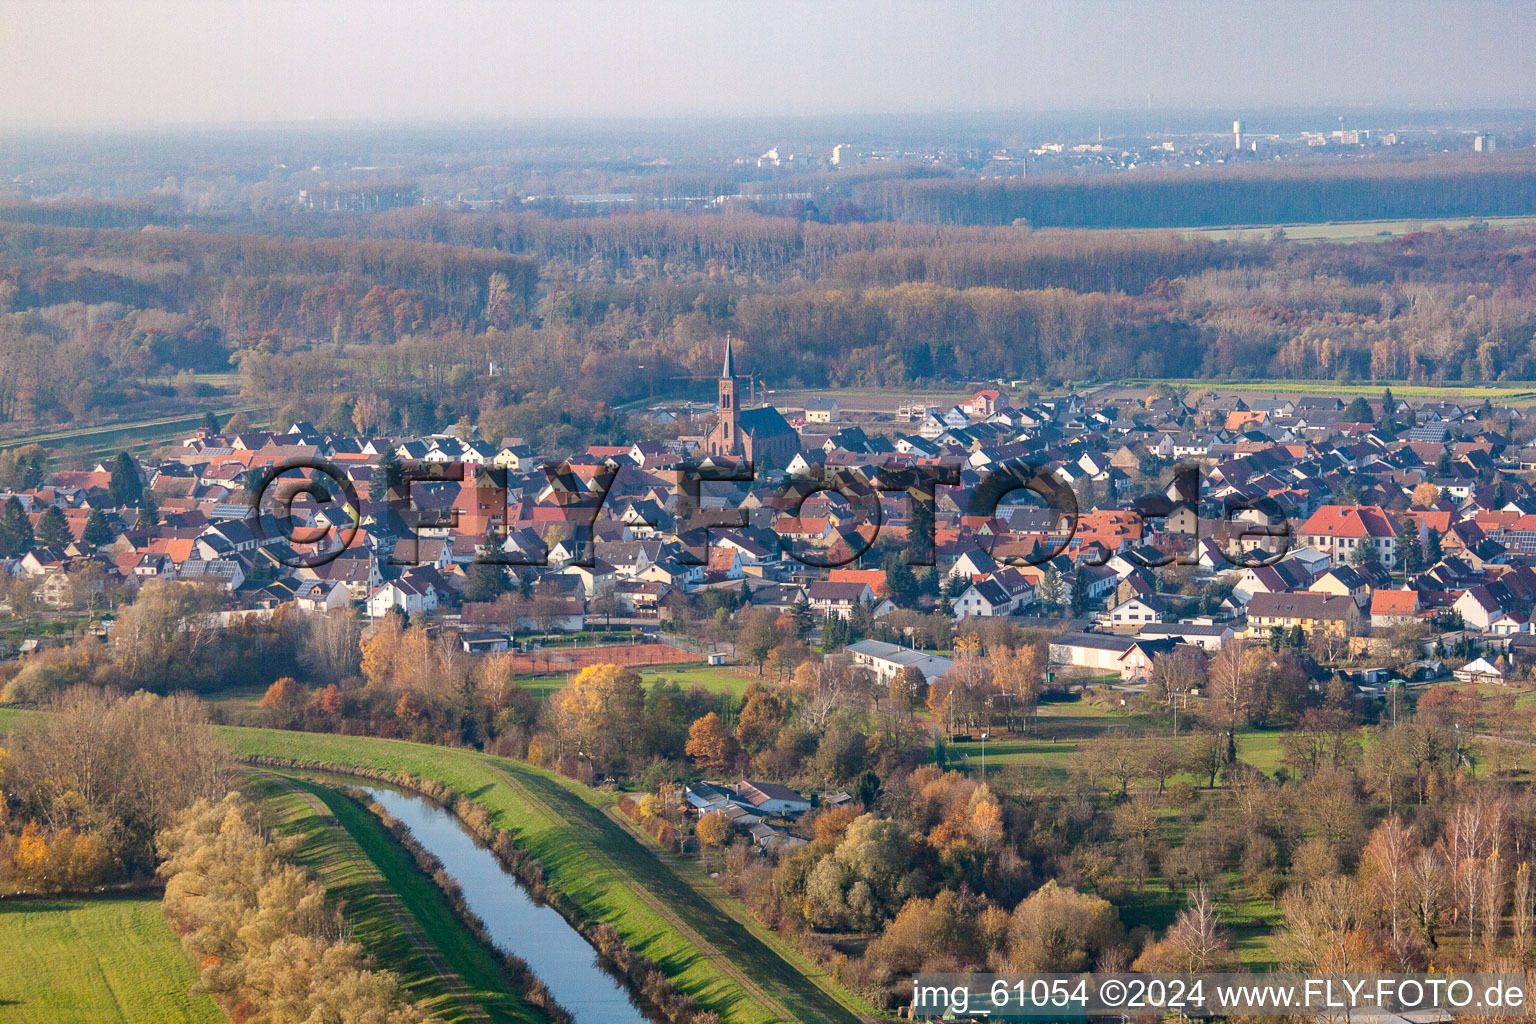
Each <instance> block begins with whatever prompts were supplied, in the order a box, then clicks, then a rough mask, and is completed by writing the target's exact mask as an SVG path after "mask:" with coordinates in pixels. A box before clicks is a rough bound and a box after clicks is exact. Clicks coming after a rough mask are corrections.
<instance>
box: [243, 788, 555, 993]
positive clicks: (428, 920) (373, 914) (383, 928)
mask: <svg viewBox="0 0 1536 1024" xmlns="http://www.w3.org/2000/svg"><path fill="white" fill-rule="evenodd" d="M250 792H251V793H252V795H253V796H254V797H256V798H258V799H260V801H261V805H262V808H263V811H264V812H265V813H266V814H267V816H268V820H269V821H271V822H272V824H273V827H274V828H275V829H276V830H277V831H278V832H280V833H282V834H284V835H290V836H297V837H298V838H299V840H300V846H299V851H298V857H297V859H298V861H299V862H300V863H301V864H304V865H305V866H307V867H308V868H309V869H310V870H311V871H313V872H314V873H315V874H316V876H317V877H318V878H319V879H320V881H321V884H323V885H324V886H325V889H326V893H327V895H328V896H329V897H330V898H331V899H332V900H334V901H336V902H337V903H339V904H340V906H341V907H342V909H343V912H344V914H345V916H346V920H347V925H348V927H349V928H350V929H351V931H352V935H353V937H354V938H355V939H356V940H357V941H358V942H360V943H361V944H362V946H363V948H364V949H366V950H367V951H368V953H369V955H371V956H372V957H373V958H374V960H375V962H377V963H378V964H380V965H382V966H385V967H387V968H388V969H390V970H392V971H394V972H396V973H397V974H399V975H400V976H401V979H402V981H403V982H404V983H405V987H406V991H407V992H408V994H409V997H410V998H411V1000H413V1001H414V1002H416V1003H417V1004H418V1005H420V1006H421V1008H422V1009H423V1010H425V1011H427V1012H428V1013H429V1014H432V1015H433V1016H436V1017H440V1018H442V1019H443V1020H444V1021H447V1022H449V1024H453V1022H456V1021H478V1020H483V1019H484V1018H483V1017H481V1016H479V1014H477V1013H475V1012H474V1011H475V1009H476V1008H479V1009H480V1010H483V1011H484V1012H485V1013H486V1014H488V1015H489V1016H490V1018H491V1019H492V1020H494V1021H499V1022H503V1024H529V1022H539V1021H544V1020H547V1019H548V1017H547V1015H545V1014H544V1013H543V1012H542V1011H540V1010H538V1009H537V1008H536V1007H531V1006H528V1005H527V1004H525V1003H524V1002H522V1001H521V1000H520V999H518V997H517V995H516V992H515V990H516V984H515V982H514V980H513V979H512V978H511V977H509V976H508V975H507V973H506V972H505V971H504V970H503V969H502V966H501V963H500V960H499V958H498V957H497V955H496V954H495V952H494V951H493V950H490V949H488V948H486V947H485V946H484V945H483V944H482V943H481V942H480V941H479V940H478V939H476V938H475V937H474V936H473V935H472V934H470V932H469V931H468V930H467V929H465V928H464V926H463V925H462V924H461V923H460V922H459V920H458V918H457V916H456V915H455V914H454V911H453V908H452V907H451V906H449V904H448V901H447V899H446V898H445V897H444V896H443V893H442V890H440V889H439V888H438V887H437V886H436V885H435V884H434V883H433V882H432V881H431V880H430V879H428V878H427V877H426V876H425V875H423V874H422V873H421V871H420V870H419V869H418V868H417V867H416V862H415V861H414V859H412V857H411V855H410V854H409V853H407V852H406V850H405V849H404V847H402V846H401V845H400V844H399V843H398V842H396V841H395V838H394V837H393V836H391V835H390V834H389V832H388V831H387V830H386V829H385V828H384V826H383V825H382V824H381V823H380V822H379V820H378V819H377V818H375V817H374V816H373V815H372V814H370V813H368V811H367V810H365V809H364V808H363V807H361V806H360V805H358V804H357V803H356V802H355V801H353V800H351V799H349V798H348V797H346V796H344V795H342V794H340V793H337V792H335V791H334V790H331V789H329V788H327V787H325V786H322V785H318V784H316V783H314V782H312V781H309V780H307V779H299V778H292V777H288V776H278V775H273V774H268V773H260V774H258V775H257V776H256V778H255V780H254V781H253V782H252V784H251V786H250Z"/></svg>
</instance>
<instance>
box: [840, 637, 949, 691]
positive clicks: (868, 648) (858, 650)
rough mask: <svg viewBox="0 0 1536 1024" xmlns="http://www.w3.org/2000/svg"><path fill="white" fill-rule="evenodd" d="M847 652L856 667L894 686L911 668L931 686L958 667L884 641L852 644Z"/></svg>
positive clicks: (930, 655) (939, 658) (925, 653)
mask: <svg viewBox="0 0 1536 1024" xmlns="http://www.w3.org/2000/svg"><path fill="white" fill-rule="evenodd" d="M847 650H848V653H849V654H851V655H852V656H853V663H854V664H855V665H858V666H859V667H860V668H867V669H869V670H870V671H871V672H873V673H874V674H875V675H876V676H878V677H880V679H882V680H884V681H886V682H890V680H892V679H894V678H895V677H896V674H897V673H898V672H901V671H902V670H903V669H905V668H907V667H908V666H909V665H910V666H915V667H916V668H917V669H918V670H919V671H921V672H922V673H923V678H925V679H927V680H928V681H929V682H930V683H931V682H933V681H934V680H935V679H938V678H939V677H940V676H942V675H944V674H945V673H947V672H948V671H949V670H950V669H951V668H953V667H954V664H955V663H954V662H953V661H951V660H950V659H948V658H941V657H939V656H938V655H937V654H929V653H927V652H926V651H917V650H913V649H912V648H910V647H901V646H899V645H897V644H888V643H886V642H885V641H883V640H860V641H859V642H858V643H856V644H849V645H848V648H847Z"/></svg>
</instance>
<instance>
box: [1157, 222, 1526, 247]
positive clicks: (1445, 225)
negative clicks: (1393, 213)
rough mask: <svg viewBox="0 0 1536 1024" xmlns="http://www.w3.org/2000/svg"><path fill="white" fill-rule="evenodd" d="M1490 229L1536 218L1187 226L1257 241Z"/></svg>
mask: <svg viewBox="0 0 1536 1024" xmlns="http://www.w3.org/2000/svg"><path fill="white" fill-rule="evenodd" d="M1477 223H1484V224H1487V225H1488V226H1489V227H1490V228H1513V229H1517V230H1518V229H1524V228H1530V227H1533V226H1536V217H1434V218H1430V219H1427V220H1346V221H1329V222H1328V223H1326V224H1274V225H1269V226H1263V227H1249V226H1243V227H1221V228H1184V229H1182V232H1183V234H1185V235H1187V236H1188V237H1190V238H1208V239H1211V240H1212V241H1223V242H1243V241H1251V242H1258V241H1263V240H1264V239H1266V238H1268V237H1269V235H1270V233H1271V232H1272V231H1274V230H1275V228H1277V227H1278V228H1280V229H1282V230H1283V231H1284V232H1285V237H1286V238H1287V239H1289V240H1290V241H1292V242H1376V241H1380V240H1381V239H1383V238H1389V237H1395V236H1398V235H1409V234H1413V233H1415V232H1419V231H1439V230H1441V229H1444V230H1446V231H1457V230H1460V229H1462V228H1465V227H1468V226H1470V225H1472V224H1477Z"/></svg>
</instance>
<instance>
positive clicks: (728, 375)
mask: <svg viewBox="0 0 1536 1024" xmlns="http://www.w3.org/2000/svg"><path fill="white" fill-rule="evenodd" d="M735 376H736V360H735V359H733V358H732V357H731V335H730V332H726V335H725V365H724V366H723V367H721V368H720V379H721V380H732V379H734V378H735Z"/></svg>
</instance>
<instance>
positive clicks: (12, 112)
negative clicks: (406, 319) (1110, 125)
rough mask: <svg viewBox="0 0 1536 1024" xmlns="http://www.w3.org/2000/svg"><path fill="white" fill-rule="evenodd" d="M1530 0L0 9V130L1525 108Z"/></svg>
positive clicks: (148, 2) (367, 3) (553, 2)
mask: <svg viewBox="0 0 1536 1024" xmlns="http://www.w3.org/2000/svg"><path fill="white" fill-rule="evenodd" d="M1533 40H1536V3H1527V2H1524V0H1508V2H1499V3H1492V2H1484V3H1474V2H1463V0H1439V2H1412V0H1325V2H1319V3H1311V2H1293V0H1276V2H1265V3H1244V2H1240V0H1221V2H1210V3H1198V2H1167V3H1159V2H1155V0H1146V2H1126V3H1115V2H1108V0H1072V2H1066V3H1048V2H1025V0H1019V2H1013V3H1009V2H977V3H967V2H958V0H956V2H948V0H929V2H886V3H862V2H842V0H822V2H806V3H799V2H792V3H772V2H760V3H732V2H725V0H712V2H647V0H607V2H586V0H545V2H537V3H533V2H510V0H509V2H501V3H491V2H484V3H477V2H442V0H438V2H430V3H420V4H414V3H411V4H408V3H393V2H389V0H336V2H327V0H309V2H304V3H286V2H265V3H263V2H252V0H198V2H188V3H180V2H160V0H142V2H138V3H131V2H114V0H93V2H89V3H76V2H69V0H47V2H31V0H0V127H9V128H17V127H40V126H81V125H122V126H137V125H148V124H174V123H183V122H210V121H211V122H243V121H302V120H313V119H365V120H385V119H387V120H401V119H411V120H414V119H433V118H437V119H443V118H477V119H478V118H518V117H545V116H568V115H583V116H610V115H647V116H669V115H679V114H773V115H785V114H789V115H794V114H844V113H877V112H935V111H997V110H1007V111H1035V110H1075V109H1086V108H1104V107H1145V105H1146V102H1147V94H1148V93H1149V92H1150V93H1151V94H1152V101H1153V103H1154V104H1155V105H1157V106H1158V107H1162V108H1168V107H1220V108H1234V107H1247V108H1251V107H1256V106H1263V105H1288V106H1305V105H1316V104H1350V105H1354V104H1369V103H1376V104H1385V105H1395V106H1405V105H1409V106H1484V105H1497V106H1536V74H1533V72H1536V48H1533V46H1532V41H1533Z"/></svg>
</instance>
